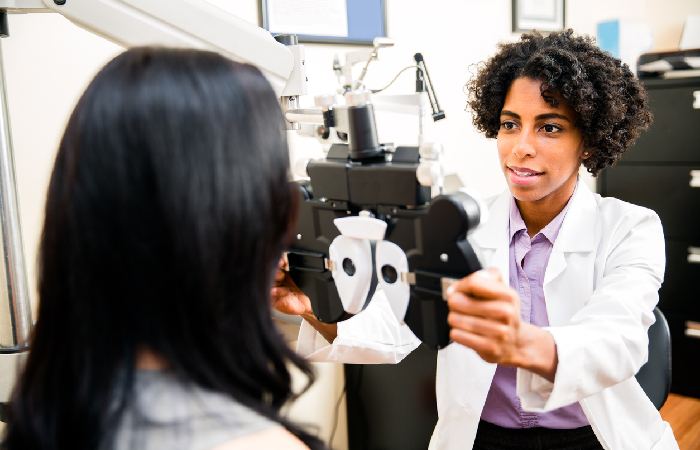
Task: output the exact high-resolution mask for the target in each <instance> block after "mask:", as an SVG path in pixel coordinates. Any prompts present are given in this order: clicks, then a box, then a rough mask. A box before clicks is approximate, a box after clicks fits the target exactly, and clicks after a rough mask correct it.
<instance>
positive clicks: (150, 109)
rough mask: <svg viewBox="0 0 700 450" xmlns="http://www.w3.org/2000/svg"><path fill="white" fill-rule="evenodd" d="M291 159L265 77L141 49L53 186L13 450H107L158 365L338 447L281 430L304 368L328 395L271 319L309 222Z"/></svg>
mask: <svg viewBox="0 0 700 450" xmlns="http://www.w3.org/2000/svg"><path fill="white" fill-rule="evenodd" d="M288 158H289V157H288V152H287V142H286V133H285V131H284V127H283V119H282V114H281V111H280V108H279V105H278V102H277V99H276V97H275V95H274V93H273V91H272V89H271V87H270V85H269V84H268V82H267V81H266V80H265V78H264V77H263V76H262V75H261V73H260V71H259V70H257V69H256V68H255V67H253V66H250V65H244V64H239V63H235V62H233V61H230V60H228V59H226V58H224V57H222V56H220V55H218V54H216V53H212V52H204V51H197V50H183V49H162V48H136V49H131V50H129V51H126V52H124V53H122V54H121V55H119V56H117V57H116V58H115V59H114V60H112V61H111V62H110V63H108V64H107V65H106V66H105V67H104V68H103V69H102V70H101V71H100V72H99V73H98V74H97V76H96V77H95V79H94V80H93V81H92V83H91V84H90V85H89V86H88V88H87V90H86V91H85V93H84V94H83V96H82V98H81V99H80V101H79V102H78V104H77V106H76V108H75V110H74V112H73V114H72V115H71V117H70V120H69V122H68V125H67V128H66V131H65V134H64V136H63V139H62V141H61V144H60V147H59V151H58V155H57V157H56V162H55V166H54V170H53V174H52V176H51V182H50V185H49V190H48V196H47V201H46V219H45V223H44V229H43V234H42V237H41V247H40V252H39V269H40V270H39V272H40V276H39V295H40V299H39V311H38V319H37V324H36V328H35V331H34V335H33V337H32V339H31V344H30V352H29V357H28V360H27V363H26V366H25V369H24V371H23V373H22V375H21V377H20V378H19V381H18V384H17V386H16V389H15V391H14V394H13V397H12V400H11V410H10V422H9V424H8V432H7V435H6V444H7V447H8V448H9V449H23V450H29V449H41V450H48V449H74V450H78V449H86V450H87V449H96V448H98V446H99V445H100V443H101V442H102V440H103V439H104V438H105V436H109V435H110V433H111V432H113V431H114V429H115V426H116V424H117V423H118V420H119V417H120V414H121V411H123V407H124V404H125V402H126V401H128V399H129V396H130V395H131V393H132V390H131V389H132V384H133V377H134V371H135V358H136V355H137V352H138V351H139V349H141V348H146V349H149V350H150V351H152V352H153V353H155V354H157V355H159V356H161V357H163V358H164V359H165V360H166V361H167V362H168V363H169V364H170V366H171V368H172V370H173V371H174V372H176V373H177V374H178V375H180V376H182V378H183V379H186V380H189V381H190V382H192V383H194V384H196V385H198V386H201V387H203V388H206V389H211V390H215V391H218V392H222V393H226V394H228V395H230V396H231V397H232V398H234V399H236V400H237V401H239V402H241V403H243V404H245V405H247V406H249V407H251V408H253V409H254V410H256V411H258V412H259V413H261V414H263V415H265V416H267V417H269V418H272V419H273V420H276V421H278V422H280V423H282V424H283V425H284V426H286V427H287V428H288V429H289V430H290V431H291V432H292V433H294V434H295V435H297V436H298V437H300V438H301V439H302V441H304V442H305V443H306V444H307V445H309V446H310V447H311V448H322V447H323V446H322V444H321V442H320V441H319V440H318V439H316V438H312V437H310V436H309V435H307V434H306V433H305V432H303V431H301V430H300V429H299V428H297V427H296V426H293V425H292V424H290V423H289V422H287V421H286V420H285V419H283V418H281V417H280V416H279V413H278V411H279V408H280V406H281V405H282V404H283V403H284V402H285V401H287V400H289V399H290V398H292V397H294V394H293V392H292V388H291V376H290V372H289V371H288V369H287V364H289V363H291V364H292V365H294V366H296V367H297V368H299V369H301V371H302V372H303V373H304V374H306V376H307V377H309V380H310V381H311V380H312V379H313V374H312V371H311V369H310V367H309V365H308V364H307V363H306V362H305V361H304V360H303V359H301V358H300V357H298V356H297V355H296V354H295V353H294V352H293V351H291V350H290V349H289V348H288V347H287V345H286V343H285V342H284V339H283V338H282V337H281V335H280V334H279V333H278V331H277V329H276V328H275V325H274V323H273V321H272V318H271V316H270V300H269V295H270V294H269V293H270V288H271V287H272V284H273V280H274V273H275V270H276V268H277V263H278V261H279V258H280V255H281V252H282V250H283V248H284V246H285V244H286V241H287V238H288V235H289V230H290V229H291V228H290V227H292V226H293V221H294V215H295V211H296V206H295V199H296V194H295V192H294V191H292V189H291V185H290V183H289V162H288ZM115 404H116V405H117V407H116V408H115Z"/></svg>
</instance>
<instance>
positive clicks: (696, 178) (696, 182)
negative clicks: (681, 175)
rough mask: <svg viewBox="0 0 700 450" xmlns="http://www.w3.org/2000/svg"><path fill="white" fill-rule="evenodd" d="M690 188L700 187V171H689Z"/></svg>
mask: <svg viewBox="0 0 700 450" xmlns="http://www.w3.org/2000/svg"><path fill="white" fill-rule="evenodd" d="M690 187H700V170H691V171H690Z"/></svg>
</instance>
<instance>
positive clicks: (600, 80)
mask: <svg viewBox="0 0 700 450" xmlns="http://www.w3.org/2000/svg"><path fill="white" fill-rule="evenodd" d="M521 77H526V78H530V79H533V80H540V81H542V87H541V90H542V97H543V98H544V99H545V101H547V102H548V103H550V104H551V105H552V106H554V107H556V106H557V105H558V101H557V99H556V97H554V95H555V94H558V95H559V96H560V97H561V98H564V99H566V100H567V101H568V102H570V104H571V106H572V107H573V109H574V110H575V111H576V112H577V113H578V114H579V118H578V121H577V123H576V126H577V127H578V128H579V129H580V130H581V131H582V133H583V142H584V145H585V146H586V147H587V148H591V149H594V151H593V154H592V155H591V156H590V157H589V158H588V159H586V160H584V163H583V164H584V166H585V167H586V169H588V171H589V172H590V173H591V174H593V176H596V175H598V174H599V173H600V171H601V170H603V169H604V168H605V167H607V166H611V165H613V164H615V163H616V162H617V161H618V160H619V159H620V157H621V155H622V153H624V152H625V150H627V148H629V147H630V146H631V145H632V144H634V141H635V140H636V139H637V137H638V136H639V134H640V132H641V131H642V130H644V129H646V128H648V126H649V124H650V123H651V120H652V115H651V113H650V112H649V110H648V109H647V95H646V91H645V90H644V88H643V87H642V85H641V83H640V82H639V80H638V79H637V77H636V76H635V75H634V74H633V73H632V71H630V69H629V67H628V66H627V64H624V63H622V62H621V61H620V60H619V59H617V58H615V57H613V56H612V55H610V53H607V52H604V51H602V50H601V49H600V48H598V47H597V46H596V45H595V40H594V39H593V38H591V37H589V36H576V35H574V32H573V30H571V29H569V30H565V31H559V32H553V33H551V34H549V35H548V36H543V35H542V34H540V33H539V32H537V31H533V32H530V33H526V34H523V35H522V36H521V39H520V41H518V42H513V43H502V44H499V52H498V53H497V54H496V55H495V56H493V57H492V58H490V59H489V60H488V61H486V62H485V63H481V64H479V65H478V66H477V72H476V74H475V75H474V77H473V78H472V79H471V80H470V81H469V83H467V86H466V87H467V88H468V90H469V101H468V103H467V109H468V110H471V111H472V115H473V122H474V126H476V128H477V129H478V130H479V131H481V132H483V133H484V134H485V135H486V137H488V138H495V137H496V136H497V135H498V130H499V128H500V114H501V109H503V104H504V102H505V98H506V93H507V92H508V89H509V88H510V86H511V84H512V83H513V81H514V80H515V79H517V78H521Z"/></svg>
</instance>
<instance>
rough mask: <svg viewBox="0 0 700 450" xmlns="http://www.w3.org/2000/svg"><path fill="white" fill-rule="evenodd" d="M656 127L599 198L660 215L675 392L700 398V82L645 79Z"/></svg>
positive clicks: (612, 171) (602, 185) (610, 173)
mask: <svg viewBox="0 0 700 450" xmlns="http://www.w3.org/2000/svg"><path fill="white" fill-rule="evenodd" d="M643 82H644V86H645V88H646V89H647V93H648V94H649V106H650V108H651V111H652V113H653V114H654V123H653V124H652V126H651V127H650V129H649V130H648V131H646V132H643V133H642V135H641V136H640V137H639V139H638V140H637V143H636V144H635V145H634V147H632V148H631V149H629V150H628V151H627V153H625V154H624V155H623V157H622V159H621V160H620V162H619V163H618V164H617V165H616V166H614V167H610V168H607V169H605V170H604V171H603V172H602V173H601V174H600V176H599V177H598V192H599V193H600V194H601V195H603V196H604V197H616V198H619V199H621V200H625V201H628V202H630V203H634V204H637V205H641V206H646V207H647V208H650V209H653V210H654V211H656V213H657V214H658V215H659V217H660V218H661V223H662V224H663V227H664V236H665V238H666V275H665V280H664V283H663V286H662V287H661V290H660V291H659V308H660V309H661V311H663V313H664V315H665V316H666V319H667V320H668V324H669V326H670V328H671V347H672V358H673V379H672V382H671V392H675V393H677V394H681V395H687V396H691V397H697V398H700V363H698V360H699V359H700V77H695V78H676V79H645V80H643Z"/></svg>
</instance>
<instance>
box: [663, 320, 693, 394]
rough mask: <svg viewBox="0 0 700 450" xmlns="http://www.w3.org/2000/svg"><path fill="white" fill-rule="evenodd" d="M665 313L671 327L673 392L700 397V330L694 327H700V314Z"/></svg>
mask: <svg viewBox="0 0 700 450" xmlns="http://www.w3.org/2000/svg"><path fill="white" fill-rule="evenodd" d="M664 315H665V316H666V320H667V321H668V326H669V328H670V329H671V358H672V359H671V366H672V369H671V370H672V375H671V392H673V393H675V394H680V395H686V396H688V397H695V398H700V364H698V357H699V356H700V330H695V329H694V328H695V327H698V328H700V316H688V315H685V314H676V313H672V312H666V311H664ZM689 326H690V327H692V328H688V327H689ZM687 330H691V331H690V332H688V331H687Z"/></svg>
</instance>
